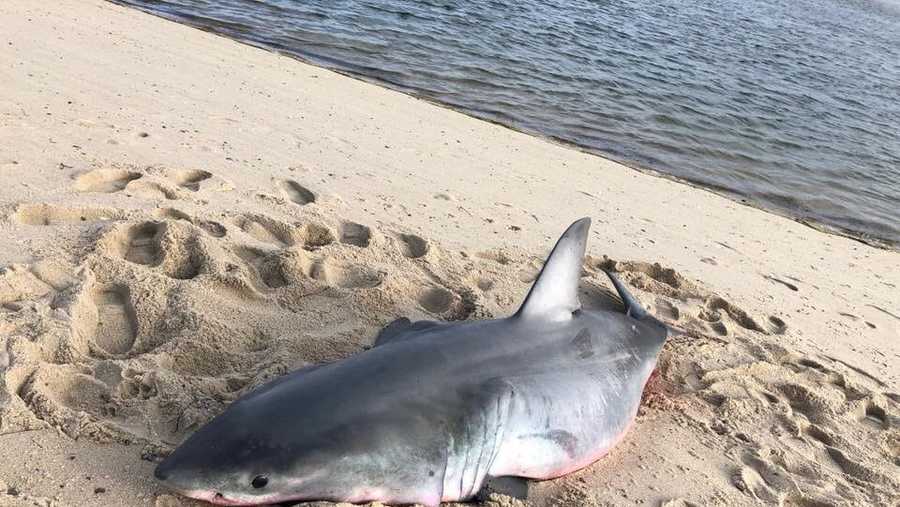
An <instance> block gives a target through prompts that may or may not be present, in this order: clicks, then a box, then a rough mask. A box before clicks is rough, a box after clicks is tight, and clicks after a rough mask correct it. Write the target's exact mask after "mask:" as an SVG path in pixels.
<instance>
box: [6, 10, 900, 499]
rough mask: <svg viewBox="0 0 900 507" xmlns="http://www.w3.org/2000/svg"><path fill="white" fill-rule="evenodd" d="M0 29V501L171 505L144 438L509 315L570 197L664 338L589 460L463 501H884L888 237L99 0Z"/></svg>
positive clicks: (892, 339) (897, 325) (892, 279)
mask: <svg viewBox="0 0 900 507" xmlns="http://www.w3.org/2000/svg"><path fill="white" fill-rule="evenodd" d="M0 26H3V27H4V30H3V32H2V34H0V82H2V83H3V85H2V88H0V150H2V151H0V178H2V182H3V185H2V188H0V206H2V208H0V216H2V221H0V231H2V235H3V236H2V237H3V242H2V244H0V263H2V265H3V266H4V267H3V268H2V272H0V504H2V505H32V504H37V505H44V504H52V505H154V504H155V505H182V504H183V505H187V504H189V502H187V501H182V500H180V499H178V498H176V497H174V496H171V495H168V494H166V493H165V492H163V491H161V490H160V489H159V488H158V486H157V485H156V484H155V483H154V482H153V480H152V468H153V464H154V463H153V462H154V461H155V460H157V459H158V457H159V456H160V455H162V454H164V453H165V452H168V451H169V450H170V449H171V448H172V447H173V446H174V445H175V444H177V442H179V441H180V440H181V439H182V438H184V437H185V436H186V435H187V434H189V433H190V432H191V431H192V430H193V429H195V428H196V427H197V426H198V425H200V424H202V423H203V422H204V421H206V420H208V419H209V418H210V417H212V416H213V415H215V414H216V413H218V412H219V411H221V410H222V408H223V407H224V406H226V405H227V404H228V403H229V402H231V401H233V400H234V399H235V398H236V397H238V396H240V395H241V394H243V393H245V392H247V391H248V390H249V389H252V388H253V387H254V386H257V385H259V384H260V383H262V382H265V381H266V380H267V379H271V378H273V377H275V376H278V375H281V374H283V373H285V372H287V371H289V370H291V369H293V368H296V367H299V366H302V365H304V364H308V363H315V362H322V361H331V360H335V359H339V358H341V357H345V356H347V355H350V354H354V353H357V352H359V351H361V350H364V349H365V348H366V347H368V346H369V345H370V343H371V341H372V338H373V336H374V334H375V333H376V332H377V330H378V329H379V328H380V326H382V325H384V324H385V323H386V322H388V321H390V320H392V319H393V318H395V317H397V316H401V315H406V316H409V317H411V318H432V319H434V318H436V319H445V320H459V319H480V318H492V317H500V316H505V315H507V314H509V313H510V312H512V311H514V310H515V308H516V306H517V305H518V303H519V302H520V300H521V299H522V297H523V296H524V294H525V292H526V291H527V289H528V287H529V284H530V282H531V281H532V280H533V279H534V276H535V275H536V273H537V270H538V269H539V267H540V263H541V261H542V258H543V255H544V254H545V253H546V251H547V250H548V249H549V248H550V246H552V244H551V242H552V240H553V239H555V237H556V236H557V235H558V234H559V233H560V232H561V231H562V230H563V228H564V227H565V226H566V225H568V223H569V222H570V221H571V220H573V219H575V218H578V217H580V216H584V215H590V216H592V217H593V218H594V221H595V225H594V232H593V233H592V236H591V239H590V243H589V246H588V249H589V253H590V254H591V255H590V257H589V258H588V259H587V261H586V263H585V270H584V278H583V280H582V298H583V302H584V304H585V306H586V307H588V308H591V307H609V306H611V305H615V304H617V303H616V302H615V301H614V298H613V297H612V296H610V292H609V287H608V286H607V283H606V281H605V279H604V277H603V276H602V271H601V269H612V270H615V271H617V272H618V273H620V274H621V277H622V278H623V280H624V281H625V282H626V283H628V285H629V286H631V287H633V288H634V292H635V294H636V295H637V296H638V298H639V299H640V300H641V301H642V303H644V305H645V306H646V307H647V308H648V309H649V310H650V311H651V312H653V313H654V314H655V315H657V316H659V317H660V318H662V319H663V320H665V321H666V322H667V323H669V324H670V325H671V326H672V327H673V328H675V329H676V330H677V331H678V332H677V333H675V334H674V336H673V337H672V339H671V341H670V343H669V344H668V346H667V348H666V350H665V352H664V354H663V357H662V358H661V361H660V368H659V374H658V375H657V376H656V377H654V378H653V380H652V381H651V383H650V385H649V386H648V390H647V394H646V403H645V405H644V407H643V408H642V410H641V413H640V415H639V418H638V422H637V425H636V426H635V427H634V429H633V430H632V432H631V433H630V435H629V436H628V437H627V438H626V439H625V441H624V442H623V443H622V444H621V445H620V446H619V447H617V448H616V449H615V450H613V452H612V453H611V454H610V455H609V456H607V457H606V458H605V459H603V460H601V461H600V462H598V463H596V464H595V465H593V466H591V467H589V468H587V469H585V470H583V471H580V472H577V473H575V474H572V475H570V476H568V477H566V478H563V479H560V480H556V481H548V482H544V483H534V484H531V485H530V486H529V488H528V492H527V495H525V498H524V500H523V499H518V498H514V497H510V496H505V495H503V494H493V495H490V496H488V497H487V498H486V499H484V500H483V502H484V503H485V504H491V505H493V504H496V505H516V504H521V503H525V504H527V505H629V504H641V505H661V504H662V505H668V506H676V505H755V504H771V505H779V504H780V505H802V506H812V505H891V504H892V502H893V503H894V504H896V502H897V500H896V499H897V498H898V492H900V479H898V471H900V396H898V394H897V393H898V380H900V371H898V366H897V365H898V361H897V360H898V358H900V344H898V340H897V337H898V335H900V296H898V289H897V286H898V284H900V278H898V277H900V275H898V273H900V255H898V254H897V253H895V252H888V251H882V250H877V249H873V248H870V247H867V246H865V245H861V244H858V243H855V242H853V241H850V240H847V239H844V238H840V237H835V236H830V235H826V234H823V233H821V232H817V231H815V230H812V229H809V228H807V227H804V226H802V225H799V224H796V223H794V222H791V221H789V220H786V219H782V218H779V217H776V216H772V215H769V214H766V213H764V212H761V211H758V210H755V209H751V208H747V207H743V206H740V205H738V204H735V203H733V202H731V201H729V200H726V199H724V198H720V197H718V196H715V195H713V194H710V193H708V192H705V191H702V190H698V189H695V188H692V187H689V186H685V185H681V184H678V183H675V182H671V181H668V180H664V179H660V178H656V177H653V176H649V175H645V174H642V173H639V172H636V171H633V170H630V169H628V168H625V167H623V166H620V165H618V164H615V163H612V162H609V161H606V160H603V159H600V158H597V157H593V156H589V155H585V154H583V153H579V152H577V151H574V150H570V149H567V148H564V147H560V146H557V145H554V144H550V143H547V142H545V141H542V140H539V139H535V138H532V137H528V136H525V135H522V134H518V133H515V132H511V131H509V130H506V129H504V128H502V127H498V126H495V125H490V124H486V123H483V122H479V121H476V120H473V119H470V118H467V117H465V116H463V115H460V114H457V113H454V112H452V111H447V110H444V109H441V108H438V107H436V106H433V105H430V104H426V103H423V102H421V101H417V100H415V99H411V98H409V97H406V96H403V95H401V94H397V93H394V92H390V91H387V90H383V89H381V88H378V87H375V86H372V85H369V84H366V83H361V82H359V81H355V80H352V79H349V78H345V77H342V76H338V75H336V74H333V73H331V72H328V71H325V70H322V69H318V68H315V67H311V66H308V65H304V64H301V63H298V62H295V61H292V60H289V59H287V58H283V57H280V56H278V55H273V54H269V53H266V52H263V51H260V50H257V49H253V48H249V47H246V46H241V45H239V44H236V43H234V42H231V41H227V40H224V39H221V38H218V37H215V36H212V35H209V34H205V33H202V32H198V31H195V30H192V29H189V28H186V27H183V26H179V25H176V24H173V23H169V22H165V21H162V20H159V19H156V18H153V17H150V16H148V15H144V14H141V13H138V12H135V11H131V10H127V9H123V8H120V7H116V6H113V5H109V4H105V3H101V2H97V1H84V2H74V1H68V0H64V1H61V2H58V3H54V4H52V5H49V4H48V5H43V4H37V3H30V2H24V1H18V0H16V1H11V2H5V3H3V4H2V5H0ZM4 491H5V492H6V494H5V495H4V494H3V492H4Z"/></svg>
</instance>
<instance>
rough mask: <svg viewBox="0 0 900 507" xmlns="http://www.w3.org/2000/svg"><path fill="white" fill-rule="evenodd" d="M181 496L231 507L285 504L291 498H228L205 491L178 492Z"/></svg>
mask: <svg viewBox="0 0 900 507" xmlns="http://www.w3.org/2000/svg"><path fill="white" fill-rule="evenodd" d="M178 493H179V494H180V495H182V496H186V497H188V498H193V499H194V500H202V501H204V502H209V503H211V504H213V505H233V506H241V505H260V504H266V503H278V502H285V501H288V500H291V498H285V497H279V496H278V495H276V494H272V495H266V496H264V497H263V496H261V497H254V498H252V499H251V498H233V497H232V498H229V497H226V496H225V495H223V494H222V493H219V492H217V491H207V490H190V491H179V492H178Z"/></svg>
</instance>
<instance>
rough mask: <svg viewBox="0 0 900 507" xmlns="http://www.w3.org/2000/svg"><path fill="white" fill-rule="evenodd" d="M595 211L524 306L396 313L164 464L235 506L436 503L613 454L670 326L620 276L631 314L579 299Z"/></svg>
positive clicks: (170, 482)
mask: <svg viewBox="0 0 900 507" xmlns="http://www.w3.org/2000/svg"><path fill="white" fill-rule="evenodd" d="M589 227H590V219H588V218H584V219H581V220H579V221H577V222H575V223H574V224H572V225H571V226H570V227H569V228H568V230H566V232H565V233H564V234H563V235H562V237H561V238H560V239H559V241H558V242H557V244H556V246H555V247H554V249H553V251H552V252H551V254H550V257H549V258H548V259H547V261H546V262H545V264H544V267H543V269H542V270H541V273H540V275H539V277H538V278H537V280H536V281H535V283H534V285H533V286H532V288H531V291H530V292H529V293H528V296H527V298H526V299H525V302H524V303H523V304H522V306H521V308H520V309H519V310H518V312H516V314H515V315H513V316H511V317H508V318H504V319H497V320H485V321H474V322H462V323H438V322H430V321H420V322H410V321H409V320H408V319H398V320H396V321H394V322H393V323H391V324H389V325H388V326H387V327H386V328H384V329H383V330H382V331H381V333H380V334H379V335H378V337H377V338H376V340H375V346H374V347H372V348H371V349H369V350H367V351H365V352H362V353H359V354H357V355H354V356H351V357H348V358H346V359H343V360H340V361H337V362H333V363H330V364H323V365H315V366H310V367H307V368H303V369H300V370H298V371H295V372H293V373H290V374H288V375H285V376H283V377H281V378H278V379H276V380H274V381H272V382H270V383H268V384H265V385H263V386H261V387H259V388H258V389H256V390H255V391H252V392H251V393H249V394H247V395H246V396H244V397H242V398H240V399H239V400H237V401H235V402H234V403H233V404H231V405H230V406H229V407H228V408H227V409H226V410H225V411H224V412H223V413H222V414H220V415H219V416H217V417H215V418H214V419H213V420H212V421H210V422H209V423H208V424H207V425H206V426H204V427H202V428H201V429H199V430H198V431H196V432H195V433H194V434H192V435H191V436H190V437H189V438H188V439H187V440H186V441H185V442H184V443H182V444H181V446H179V447H178V448H177V449H176V450H175V451H174V452H173V453H172V454H171V455H170V456H169V457H167V458H166V459H165V460H164V461H163V462H162V463H160V464H159V466H158V467H157V469H156V472H155V475H156V477H157V478H158V479H159V480H160V481H161V482H162V483H163V484H164V485H166V486H168V487H169V488H171V489H174V490H175V491H178V492H180V493H181V494H183V495H186V496H189V497H193V498H196V499H200V500H206V501H209V502H212V503H216V504H221V505H255V504H260V503H275V502H284V501H288V500H330V501H342V502H351V503H362V502H369V501H381V502H385V503H391V504H411V503H419V504H424V505H428V506H434V505H437V504H439V503H440V502H442V501H455V500H466V499H469V498H471V497H473V496H474V495H475V494H476V493H477V492H478V491H479V490H480V489H481V487H482V485H483V484H484V482H485V480H486V479H487V478H490V477H501V476H518V477H525V478H530V479H551V478H554V477H559V476H562V475H565V474H568V473H570V472H572V471H575V470H578V469H580V468H583V467H585V466H587V465H589V464H591V463H592V462H594V461H596V460H597V459H598V458H600V457H601V456H603V455H604V454H606V453H607V452H608V451H609V450H610V448H612V447H613V446H614V445H615V444H616V443H617V442H618V441H619V440H620V439H621V438H622V437H623V436H624V434H625V433H626V431H627V430H628V428H629V427H630V425H631V423H632V421H633V420H634V417H635V414H636V413H637V410H638V405H639V404H640V400H641V393H642V391H643V388H644V384H645V383H646V381H647V379H648V378H649V376H650V374H651V372H652V371H653V369H654V368H655V365H656V359H657V356H658V354H659V352H660V350H661V348H662V346H663V343H664V342H665V339H666V336H667V329H666V327H665V326H664V325H662V324H661V323H660V322H659V321H657V320H656V319H654V318H653V317H651V316H650V315H648V314H647V313H646V312H645V311H644V310H643V309H642V308H641V307H640V306H639V304H638V303H637V301H636V300H635V299H634V298H633V297H632V296H631V295H630V294H629V293H628V291H627V290H626V289H625V287H624V286H623V285H622V284H621V283H620V282H619V280H618V279H617V278H616V277H615V276H614V275H613V274H611V273H608V274H609V277H610V279H611V281H612V283H613V285H614V287H615V289H616V290H617V291H618V293H619V295H620V296H621V298H622V301H623V303H624V306H625V311H624V312H621V311H615V312H614V311H587V310H583V309H581V305H580V302H579V300H578V282H579V278H580V277H581V270H582V263H583V257H584V250H585V244H586V242H587V235H588V229H589Z"/></svg>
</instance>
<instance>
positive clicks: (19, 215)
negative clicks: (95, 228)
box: [14, 204, 123, 225]
mask: <svg viewBox="0 0 900 507" xmlns="http://www.w3.org/2000/svg"><path fill="white" fill-rule="evenodd" d="M122 215H123V212H122V211H121V210H113V209H104V208H67V207H62V206H55V205H52V204H23V205H21V206H19V208H18V209H17V210H16V213H15V215H14V218H15V219H16V220H17V221H18V222H19V223H22V224H25V225H68V224H78V223H93V222H103V221H108V220H118V219H120V218H121V217H122Z"/></svg>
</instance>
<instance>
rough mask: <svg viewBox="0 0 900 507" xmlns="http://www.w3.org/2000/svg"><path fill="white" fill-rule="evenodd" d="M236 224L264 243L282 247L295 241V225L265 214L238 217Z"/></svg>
mask: <svg viewBox="0 0 900 507" xmlns="http://www.w3.org/2000/svg"><path fill="white" fill-rule="evenodd" d="M235 224H236V225H237V226H238V228H240V229H241V230H242V231H244V232H245V233H247V234H248V235H249V236H250V237H252V238H253V239H255V240H257V241H261V242H263V243H271V244H274V245H278V246H281V247H284V246H290V245H293V244H294V243H295V240H294V237H293V234H292V230H293V227H291V226H289V225H287V224H284V223H281V222H278V221H276V220H272V219H271V218H269V217H267V216H263V215H245V216H242V217H238V218H237V219H236V220H235Z"/></svg>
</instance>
